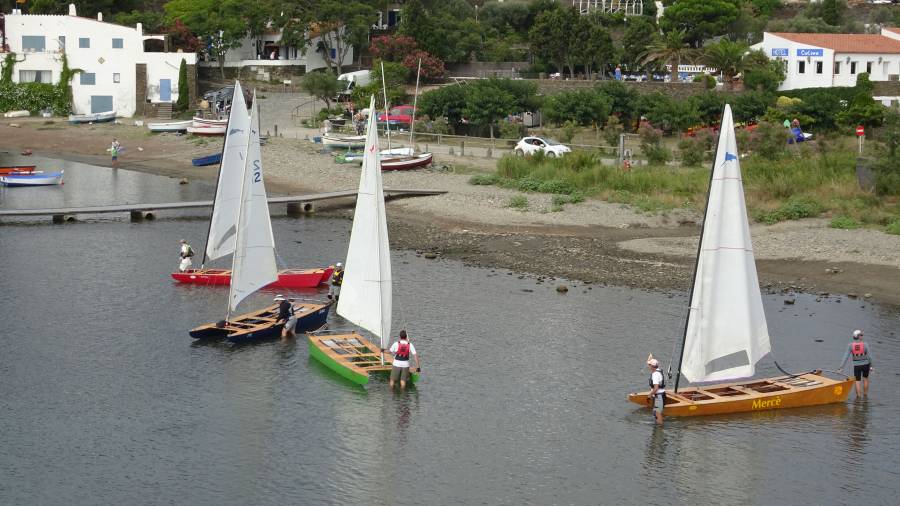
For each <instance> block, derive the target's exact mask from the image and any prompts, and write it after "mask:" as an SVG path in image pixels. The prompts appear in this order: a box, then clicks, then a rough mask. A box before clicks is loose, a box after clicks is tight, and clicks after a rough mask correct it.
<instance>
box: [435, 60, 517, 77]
mask: <svg viewBox="0 0 900 506" xmlns="http://www.w3.org/2000/svg"><path fill="white" fill-rule="evenodd" d="M530 66H531V64H530V63H528V62H527V61H520V62H516V61H512V62H468V63H448V64H447V65H446V67H445V68H446V70H447V75H448V76H450V77H516V76H517V75H518V74H519V73H521V72H522V71H523V70H525V69H527V68H528V67H530Z"/></svg>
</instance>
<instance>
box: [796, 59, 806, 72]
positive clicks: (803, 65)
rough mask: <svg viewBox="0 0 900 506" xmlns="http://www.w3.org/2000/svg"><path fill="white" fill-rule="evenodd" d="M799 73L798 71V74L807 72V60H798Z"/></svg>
mask: <svg viewBox="0 0 900 506" xmlns="http://www.w3.org/2000/svg"><path fill="white" fill-rule="evenodd" d="M797 73H798V74H805V73H806V62H805V61H798V62H797Z"/></svg>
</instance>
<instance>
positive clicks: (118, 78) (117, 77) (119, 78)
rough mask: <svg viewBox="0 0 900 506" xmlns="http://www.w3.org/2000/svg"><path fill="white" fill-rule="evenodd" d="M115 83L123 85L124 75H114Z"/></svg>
mask: <svg viewBox="0 0 900 506" xmlns="http://www.w3.org/2000/svg"><path fill="white" fill-rule="evenodd" d="M113 82H114V83H121V82H122V74H119V73H118V72H116V73H115V74H113Z"/></svg>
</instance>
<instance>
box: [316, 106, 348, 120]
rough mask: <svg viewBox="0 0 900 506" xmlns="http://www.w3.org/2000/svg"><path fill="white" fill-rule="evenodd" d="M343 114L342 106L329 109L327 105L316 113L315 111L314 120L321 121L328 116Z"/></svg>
mask: <svg viewBox="0 0 900 506" xmlns="http://www.w3.org/2000/svg"><path fill="white" fill-rule="evenodd" d="M343 114H344V108H343V107H332V108H330V109H329V108H327V107H323V108H322V109H320V110H319V112H318V113H316V120H317V121H319V122H322V121H325V120H326V119H328V118H332V117H334V116H341V115H343Z"/></svg>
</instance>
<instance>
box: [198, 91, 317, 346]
mask: <svg viewBox="0 0 900 506" xmlns="http://www.w3.org/2000/svg"><path fill="white" fill-rule="evenodd" d="M239 91H240V85H239V84H236V85H235V96H236V97H240V98H239V99H238V98H236V99H235V101H234V102H233V103H232V115H233V116H232V118H233V119H236V120H237V122H236V123H234V124H230V125H229V127H228V128H229V133H230V134H231V137H232V143H233V144H232V145H233V146H234V147H235V148H243V149H238V150H237V151H236V152H238V153H240V157H239V158H240V159H241V160H242V166H241V169H242V170H241V176H242V177H241V179H240V181H239V183H240V184H239V186H237V185H230V184H225V185H224V187H223V188H222V190H223V192H224V195H225V196H226V197H225V198H227V199H228V200H229V201H233V200H236V201H235V202H234V204H235V205H234V211H235V213H236V215H234V216H227V215H225V213H224V211H223V212H222V213H220V214H217V213H216V212H215V211H213V224H214V226H213V227H211V229H210V241H209V243H210V245H211V247H209V248H208V249H207V251H208V252H211V253H210V257H211V258H212V257H213V256H214V255H216V258H218V257H219V256H224V255H226V254H228V253H232V266H231V271H232V276H231V277H232V279H231V285H230V288H229V292H228V309H227V311H226V316H225V319H224V320H222V321H220V322H216V323H208V324H206V325H201V326H200V327H197V328H195V329H193V330H191V331H190V335H191V337H194V338H196V339H213V338H215V339H219V338H224V339H226V340H228V341H231V342H234V343H243V342H249V341H254V340H259V339H266V338H271V337H276V336H279V335H281V330H282V328H283V327H284V324H283V323H282V322H278V321H277V318H278V305H277V304H275V305H272V306H269V307H267V308H264V309H262V310H259V311H255V312H253V313H248V314H244V315H240V316H236V317H231V312H233V311H235V310H237V307H238V304H240V303H241V301H243V300H244V299H245V298H247V297H248V296H249V295H251V294H252V293H254V292H256V291H257V290H259V289H261V288H263V287H265V286H268V285H269V284H271V283H272V282H273V281H275V280H276V279H277V278H278V270H277V268H276V266H275V239H274V236H273V235H272V222H271V219H270V218H269V201H268V198H267V196H266V186H265V182H264V181H263V173H262V160H261V158H262V157H261V152H260V147H259V106H258V104H257V101H256V97H255V96H254V99H253V106H254V109H255V111H254V114H253V115H252V117H250V118H248V119H247V120H246V122H245V123H249V124H244V122H242V120H243V119H244V118H247V116H248V114H247V106H246V105H245V103H244V101H243V94H242V93H238V92H239ZM235 107H238V108H241V109H242V110H240V111H238V113H237V115H236V116H234V114H235V113H234V108H235ZM242 127H244V128H242ZM235 197H236V199H235ZM217 200H218V199H217ZM221 209H225V210H228V211H229V212H230V210H231V208H229V207H224V208H221ZM231 219H233V221H231V222H230V223H233V225H232V226H230V227H228V228H226V229H224V231H223V230H222V228H223V225H227V224H228V223H229V221H228V220H231ZM331 304H332V302H330V301H329V302H328V303H326V304H308V303H304V304H299V305H298V304H295V306H294V307H295V308H296V315H297V328H298V329H300V330H312V329H316V328H319V327H321V326H323V325H325V320H326V318H327V317H328V310H329V308H330V307H331Z"/></svg>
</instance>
